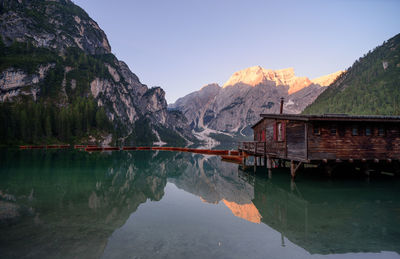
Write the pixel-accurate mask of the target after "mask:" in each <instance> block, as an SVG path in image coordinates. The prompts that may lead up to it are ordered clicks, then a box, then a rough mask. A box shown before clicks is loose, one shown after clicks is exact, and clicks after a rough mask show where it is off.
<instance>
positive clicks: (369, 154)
mask: <svg viewBox="0 0 400 259" xmlns="http://www.w3.org/2000/svg"><path fill="white" fill-rule="evenodd" d="M261 117H262V119H261V120H260V121H258V122H257V123H256V124H255V125H254V126H253V127H252V128H253V131H254V141H252V142H241V143H240V144H239V146H238V150H239V151H240V152H243V154H244V155H245V156H252V157H254V166H255V167H256V166H258V165H262V164H264V166H266V167H267V168H272V167H275V166H282V165H287V163H286V162H289V163H290V169H291V176H292V178H294V177H295V176H296V172H297V170H298V169H299V168H301V167H302V166H303V165H304V164H305V163H307V164H323V165H324V168H325V169H326V171H327V173H328V174H331V173H332V170H333V169H334V168H335V166H336V165H337V164H339V163H349V164H353V165H357V166H358V167H360V168H361V169H362V170H363V171H365V172H366V173H368V172H369V170H370V168H372V167H376V168H377V167H382V168H383V167H384V168H392V169H394V171H395V172H397V171H399V167H400V166H399V161H400V116H350V115H343V114H341V115H291V114H261Z"/></svg>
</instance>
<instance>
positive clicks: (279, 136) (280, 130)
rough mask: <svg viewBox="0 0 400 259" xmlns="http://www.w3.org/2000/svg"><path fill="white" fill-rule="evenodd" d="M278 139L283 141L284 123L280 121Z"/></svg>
mask: <svg viewBox="0 0 400 259" xmlns="http://www.w3.org/2000/svg"><path fill="white" fill-rule="evenodd" d="M278 141H282V123H281V122H279V123H278Z"/></svg>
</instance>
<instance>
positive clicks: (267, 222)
mask: <svg viewBox="0 0 400 259" xmlns="http://www.w3.org/2000/svg"><path fill="white" fill-rule="evenodd" d="M0 155H1V156H0V233H1V234H0V253H1V254H0V257H2V258H3V257H4V258H21V257H29V258H55V257H57V258H71V257H73V258H100V257H102V256H103V257H106V258H108V257H119V258H125V257H129V256H134V257H135V256H137V257H154V256H160V257H163V256H164V257H165V256H167V257H204V256H209V257H210V256H211V257H230V258H240V257H243V256H249V257H263V255H266V254H269V255H271V256H272V257H276V258H285V257H292V256H297V255H302V256H303V257H308V256H311V255H314V254H322V255H323V254H337V255H338V256H339V257H340V256H342V255H343V254H348V253H356V254H350V255H351V256H350V257H357V255H362V253H379V254H376V255H377V257H378V256H379V257H382V256H383V257H384V256H386V257H391V256H395V257H398V256H399V254H398V253H399V252H400V251H399V250H400V246H399V244H400V197H399V195H397V194H398V190H399V181H398V180H395V181H393V180H391V179H389V180H388V179H377V180H376V181H374V180H373V181H370V182H365V181H361V180H343V181H339V180H337V181H328V180H316V179H313V178H306V177H303V178H301V176H300V178H299V180H298V182H297V183H296V184H295V185H291V184H290V180H289V178H288V175H289V174H288V172H286V171H285V172H280V171H279V170H276V171H274V172H273V178H272V179H267V178H266V177H265V176H264V172H263V173H261V172H260V173H258V174H257V176H254V175H251V174H248V173H246V172H242V171H240V170H239V169H238V166H237V165H234V164H228V163H224V162H221V161H220V158H219V157H215V156H203V155H198V154H189V153H175V152H153V151H134V152H114V153H93V154H89V153H86V152H78V151H74V150H69V151H60V150H48V151H41V150H26V151H15V150H8V151H7V150H2V151H1V154H0ZM202 204H203V205H202ZM138 208H139V209H138ZM226 211H230V213H229V214H226ZM253 223H259V224H253ZM253 238H254V239H253ZM214 244H215V246H214ZM266 245H268V246H270V247H272V248H274V249H275V247H279V249H278V248H276V249H277V250H276V251H275V250H274V249H272V250H271V249H270V248H267V247H265V246H266ZM303 249H304V250H305V251H304V250H303ZM274 251H275V252H274ZM381 251H392V252H388V253H380V252H381ZM274 253H275V254H274ZM360 253H361V254H360ZM359 257H360V256H359ZM361 257H362V256H361Z"/></svg>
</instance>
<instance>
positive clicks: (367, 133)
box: [365, 127, 372, 136]
mask: <svg viewBox="0 0 400 259" xmlns="http://www.w3.org/2000/svg"><path fill="white" fill-rule="evenodd" d="M371 134H372V131H371V128H370V127H366V128H365V136H371Z"/></svg>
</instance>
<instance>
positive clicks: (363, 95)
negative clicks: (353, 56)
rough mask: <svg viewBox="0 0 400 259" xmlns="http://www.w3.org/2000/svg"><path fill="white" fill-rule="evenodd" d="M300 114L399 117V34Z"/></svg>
mask: <svg viewBox="0 0 400 259" xmlns="http://www.w3.org/2000/svg"><path fill="white" fill-rule="evenodd" d="M304 113H305V114H323V113H348V114H384V115H400V34H397V35H396V36H394V37H393V38H391V39H389V40H388V41H387V42H384V43H383V44H382V45H381V46H379V47H376V48H375V49H374V50H373V51H369V52H368V53H367V54H366V55H364V57H362V58H360V59H358V60H357V61H356V62H354V64H353V65H352V66H351V67H350V68H349V69H348V70H347V72H346V73H344V74H342V75H341V76H340V77H339V78H338V79H337V80H336V81H335V82H334V83H333V84H332V85H331V86H330V87H329V88H328V89H327V90H326V91H325V92H323V93H322V94H321V95H320V96H319V97H318V98H317V99H316V100H315V101H314V103H312V104H311V105H310V106H308V107H307V108H306V109H305V110H304Z"/></svg>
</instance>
